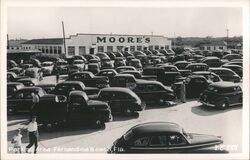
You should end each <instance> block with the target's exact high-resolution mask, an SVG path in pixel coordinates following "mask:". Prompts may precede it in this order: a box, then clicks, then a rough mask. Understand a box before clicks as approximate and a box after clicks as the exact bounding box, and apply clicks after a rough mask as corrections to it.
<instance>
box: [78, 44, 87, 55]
mask: <svg viewBox="0 0 250 160" xmlns="http://www.w3.org/2000/svg"><path fill="white" fill-rule="evenodd" d="M84 54H86V47H85V46H79V55H84Z"/></svg>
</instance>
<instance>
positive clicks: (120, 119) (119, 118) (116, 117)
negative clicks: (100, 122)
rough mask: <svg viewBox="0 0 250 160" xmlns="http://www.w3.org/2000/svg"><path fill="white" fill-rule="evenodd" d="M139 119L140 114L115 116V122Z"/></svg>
mask: <svg viewBox="0 0 250 160" xmlns="http://www.w3.org/2000/svg"><path fill="white" fill-rule="evenodd" d="M138 117H139V113H138V112H135V113H134V114H133V115H131V116H124V115H114V116H113V121H126V120H131V119H137V118H138Z"/></svg>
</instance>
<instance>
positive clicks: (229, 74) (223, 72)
mask: <svg viewBox="0 0 250 160" xmlns="http://www.w3.org/2000/svg"><path fill="white" fill-rule="evenodd" d="M209 70H210V71H211V72H214V73H215V74H217V75H219V76H220V78H221V79H222V80H223V81H231V82H240V81H241V78H240V76H239V75H238V74H236V73H235V72H234V71H232V70H231V69H228V68H210V69H209Z"/></svg>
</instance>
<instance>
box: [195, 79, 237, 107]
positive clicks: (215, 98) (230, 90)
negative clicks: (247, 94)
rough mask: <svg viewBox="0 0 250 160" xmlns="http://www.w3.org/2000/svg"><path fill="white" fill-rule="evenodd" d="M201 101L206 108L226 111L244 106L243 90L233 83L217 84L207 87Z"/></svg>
mask: <svg viewBox="0 0 250 160" xmlns="http://www.w3.org/2000/svg"><path fill="white" fill-rule="evenodd" d="M199 101H200V102H201V103H202V104H203V105H205V106H209V107H214V108H219V109H226V108H228V107H229V106H233V105H239V104H242V89H241V87H240V86H239V85H238V84H235V83H232V82H216V83H214V84H211V85H209V86H208V87H207V89H206V90H205V91H204V92H203V93H202V94H201V95H200V100H199Z"/></svg>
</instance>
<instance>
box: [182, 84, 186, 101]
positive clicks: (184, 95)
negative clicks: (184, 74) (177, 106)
mask: <svg viewBox="0 0 250 160" xmlns="http://www.w3.org/2000/svg"><path fill="white" fill-rule="evenodd" d="M181 102H182V103H186V82H185V80H184V81H183V83H182V84H181Z"/></svg>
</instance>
